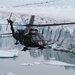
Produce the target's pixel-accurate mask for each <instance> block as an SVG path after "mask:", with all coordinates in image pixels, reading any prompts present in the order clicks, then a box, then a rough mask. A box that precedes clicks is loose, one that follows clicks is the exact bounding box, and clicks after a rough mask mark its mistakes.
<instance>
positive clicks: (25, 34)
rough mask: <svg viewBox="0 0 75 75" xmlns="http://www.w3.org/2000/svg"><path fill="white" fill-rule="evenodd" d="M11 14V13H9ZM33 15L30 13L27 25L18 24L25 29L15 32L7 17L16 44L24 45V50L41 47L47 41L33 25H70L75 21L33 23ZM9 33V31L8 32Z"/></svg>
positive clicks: (11, 22)
mask: <svg viewBox="0 0 75 75" xmlns="http://www.w3.org/2000/svg"><path fill="white" fill-rule="evenodd" d="M11 15H12V14H11ZM34 18H35V16H34V15H32V16H31V19H30V22H29V24H27V25H20V26H26V28H25V29H21V30H17V31H16V32H15V30H14V27H13V26H14V25H13V21H12V20H11V19H10V18H9V19H7V22H8V23H9V25H10V27H11V31H12V33H11V34H12V36H13V37H14V38H15V39H16V43H15V44H16V45H17V44H19V43H20V44H22V45H24V46H25V47H24V48H23V50H24V51H26V50H28V47H38V48H40V49H43V48H44V47H45V46H46V45H47V44H48V43H46V41H47V42H48V41H49V40H45V39H44V36H43V35H42V34H40V33H39V32H38V30H37V29H35V28H33V27H34V26H35V27H46V26H59V25H71V24H75V22H71V23H58V24H42V25H33V22H34ZM9 34H10V33H9Z"/></svg>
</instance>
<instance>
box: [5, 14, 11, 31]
mask: <svg viewBox="0 0 75 75" xmlns="http://www.w3.org/2000/svg"><path fill="white" fill-rule="evenodd" d="M11 16H12V13H11V14H10V16H9V20H10V18H11ZM8 24H9V23H8ZM8 24H7V26H6V31H7V29H8Z"/></svg>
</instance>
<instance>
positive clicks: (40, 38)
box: [32, 35, 43, 41]
mask: <svg viewBox="0 0 75 75" xmlns="http://www.w3.org/2000/svg"><path fill="white" fill-rule="evenodd" d="M32 39H33V41H39V40H43V37H42V36H39V35H33V36H32Z"/></svg>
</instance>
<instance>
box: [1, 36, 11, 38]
mask: <svg viewBox="0 0 75 75" xmlns="http://www.w3.org/2000/svg"><path fill="white" fill-rule="evenodd" d="M6 37H12V36H0V38H6Z"/></svg>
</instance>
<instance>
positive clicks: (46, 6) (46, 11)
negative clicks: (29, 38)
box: [0, 0, 75, 50]
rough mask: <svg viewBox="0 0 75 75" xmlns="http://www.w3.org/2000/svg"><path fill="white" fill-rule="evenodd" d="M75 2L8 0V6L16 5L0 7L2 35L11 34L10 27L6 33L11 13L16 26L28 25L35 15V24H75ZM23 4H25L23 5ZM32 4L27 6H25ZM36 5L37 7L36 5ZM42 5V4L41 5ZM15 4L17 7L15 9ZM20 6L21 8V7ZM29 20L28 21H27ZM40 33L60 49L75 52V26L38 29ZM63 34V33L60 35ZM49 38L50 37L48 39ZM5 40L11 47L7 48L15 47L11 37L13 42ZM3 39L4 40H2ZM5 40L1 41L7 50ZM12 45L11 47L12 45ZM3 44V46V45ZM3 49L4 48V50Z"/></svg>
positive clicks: (67, 0) (63, 0)
mask: <svg viewBox="0 0 75 75" xmlns="http://www.w3.org/2000/svg"><path fill="white" fill-rule="evenodd" d="M73 1H74V0H44V1H43V0H41V1H34V0H32V1H30V2H29V1H28V2H26V1H24V0H22V1H21V3H20V1H17V0H16V1H13V2H12V1H11V0H7V4H8V3H9V2H10V3H11V2H12V4H14V5H9V6H8V7H7V5H3V4H5V2H3V1H2V2H0V3H3V4H2V5H3V6H2V7H0V33H5V32H11V30H10V26H8V30H7V31H6V26H4V25H3V24H7V21H6V19H7V18H9V16H10V13H13V15H12V17H11V19H12V20H13V21H14V24H16V25H18V24H19V25H21V24H28V23H29V20H30V16H31V15H35V21H34V24H37V25H39V24H54V23H67V22H75V8H74V2H73ZM22 2H23V3H22ZM24 3H25V4H30V5H28V6H25V4H24ZM35 3H36V4H37V5H35ZM40 3H41V4H40ZM15 4H16V6H17V7H15ZM19 5H20V6H19ZM27 19H28V20H27ZM14 28H15V31H16V30H17V29H24V28H25V27H18V26H16V27H14ZM37 29H38V31H39V32H40V33H42V31H43V30H44V32H43V35H44V37H45V39H46V40H51V42H53V43H55V44H57V45H58V47H59V48H63V49H68V50H75V39H74V38H75V35H74V34H75V26H74V25H69V26H51V27H41V28H40V27H38V28H37ZM60 32H61V33H60ZM59 33H60V34H59ZM46 36H48V37H46ZM9 38H10V37H9ZM9 38H6V39H5V42H6V43H7V44H8V45H9V46H8V47H7V48H9V47H11V45H14V41H15V40H14V39H13V38H12V37H11V42H8V39H9ZM1 39H2V38H1ZM12 40H13V41H12ZM5 42H4V41H3V40H1V41H0V45H1V47H2V46H3V47H5V48H6V46H5V45H6V43H5ZM10 43H11V45H10ZM2 44H3V45H2ZM3 47H2V48H3Z"/></svg>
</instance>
